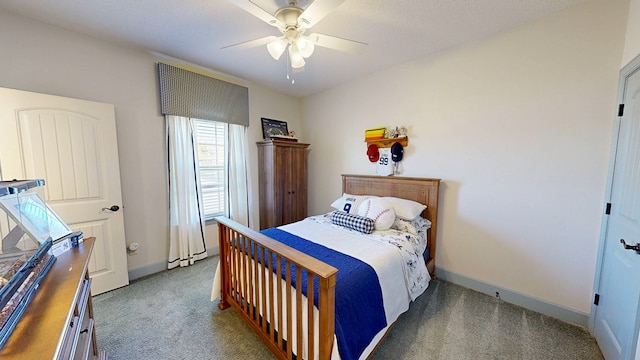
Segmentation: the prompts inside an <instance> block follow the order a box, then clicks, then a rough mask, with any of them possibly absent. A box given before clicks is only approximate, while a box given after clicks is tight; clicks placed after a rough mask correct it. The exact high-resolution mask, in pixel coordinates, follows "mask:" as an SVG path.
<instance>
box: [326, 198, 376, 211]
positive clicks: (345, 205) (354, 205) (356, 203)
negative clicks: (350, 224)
mask: <svg viewBox="0 0 640 360" xmlns="http://www.w3.org/2000/svg"><path fill="white" fill-rule="evenodd" d="M370 197H371V196H368V195H351V194H347V193H344V194H342V197H340V198H338V199H336V201H334V202H333V203H331V207H332V208H334V209H336V210H340V211H344V212H346V213H347V214H358V207H360V204H362V202H363V201H365V200H367V199H368V198H370Z"/></svg>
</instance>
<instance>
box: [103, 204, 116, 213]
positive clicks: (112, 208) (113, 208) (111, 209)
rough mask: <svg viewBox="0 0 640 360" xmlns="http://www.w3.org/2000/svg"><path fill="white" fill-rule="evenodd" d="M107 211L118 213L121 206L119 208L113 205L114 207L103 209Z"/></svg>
mask: <svg viewBox="0 0 640 360" xmlns="http://www.w3.org/2000/svg"><path fill="white" fill-rule="evenodd" d="M106 210H109V211H113V212H116V211H118V210H120V206H118V205H113V206H112V207H108V208H106V207H103V208H102V211H106Z"/></svg>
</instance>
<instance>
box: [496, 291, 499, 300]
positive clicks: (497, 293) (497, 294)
mask: <svg viewBox="0 0 640 360" xmlns="http://www.w3.org/2000/svg"><path fill="white" fill-rule="evenodd" d="M496 297H497V298H498V299H500V293H499V292H497V291H496Z"/></svg>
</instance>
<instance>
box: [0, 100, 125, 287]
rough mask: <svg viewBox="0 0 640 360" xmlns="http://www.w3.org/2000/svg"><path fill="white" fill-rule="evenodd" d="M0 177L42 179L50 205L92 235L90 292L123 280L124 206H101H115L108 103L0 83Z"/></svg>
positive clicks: (114, 151)
mask: <svg viewBox="0 0 640 360" xmlns="http://www.w3.org/2000/svg"><path fill="white" fill-rule="evenodd" d="M0 176H1V177H2V180H11V179H44V180H45V186H44V195H45V200H46V201H47V203H48V204H49V205H50V206H51V207H52V208H53V209H54V211H55V212H56V213H57V214H58V215H60V217H61V218H62V219H63V220H64V221H65V222H66V223H67V224H68V225H69V226H70V227H71V228H72V229H73V230H75V231H82V232H83V233H84V236H85V237H89V236H95V238H96V242H95V246H94V251H93V254H92V256H91V261H90V265H89V266H90V267H89V273H90V275H91V277H92V278H93V284H92V293H93V294H94V295H96V294H99V293H102V292H105V291H109V290H112V289H115V288H118V287H121V286H124V285H127V284H128V283H129V276H128V271H127V258H126V256H127V254H126V241H125V236H124V220H123V210H121V209H119V210H117V211H111V210H104V209H108V208H111V207H112V206H113V205H116V206H118V207H121V206H122V194H121V190H120V170H119V164H118V148H117V141H116V126H115V112H114V107H113V105H111V104H104V103H98V102H92V101H86V100H78V99H71V98H65V97H59V96H52V95H45V94H38V93H32V92H26V91H19V90H13V89H6V88H0ZM114 209H115V208H114Z"/></svg>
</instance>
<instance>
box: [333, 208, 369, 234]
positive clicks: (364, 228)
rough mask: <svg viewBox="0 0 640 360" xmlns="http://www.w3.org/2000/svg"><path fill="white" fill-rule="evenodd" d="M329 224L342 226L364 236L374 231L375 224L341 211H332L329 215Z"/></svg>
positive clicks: (364, 218)
mask: <svg viewBox="0 0 640 360" xmlns="http://www.w3.org/2000/svg"><path fill="white" fill-rule="evenodd" d="M331 222H332V223H333V224H336V225H340V226H344V227H346V228H349V229H353V230H355V231H359V232H361V233H364V234H371V233H372V232H373V230H375V226H376V222H375V221H373V219H369V218H366V217H364V216H359V215H353V214H348V213H346V212H343V211H334V212H333V214H332V215H331Z"/></svg>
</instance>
